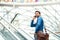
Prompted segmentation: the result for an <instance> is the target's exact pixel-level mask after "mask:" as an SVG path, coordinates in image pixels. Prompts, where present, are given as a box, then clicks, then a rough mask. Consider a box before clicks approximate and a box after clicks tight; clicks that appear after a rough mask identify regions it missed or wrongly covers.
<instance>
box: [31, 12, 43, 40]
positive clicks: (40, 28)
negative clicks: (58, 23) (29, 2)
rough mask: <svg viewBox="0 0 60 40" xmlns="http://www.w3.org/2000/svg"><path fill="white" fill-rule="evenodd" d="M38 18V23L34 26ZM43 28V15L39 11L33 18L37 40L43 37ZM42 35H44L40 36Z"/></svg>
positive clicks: (32, 24) (32, 23) (32, 25)
mask: <svg viewBox="0 0 60 40" xmlns="http://www.w3.org/2000/svg"><path fill="white" fill-rule="evenodd" d="M36 18H37V22H36V23H35V24H34V20H35V19H36ZM43 26H44V22H43V19H42V17H41V13H40V12H39V11H35V16H34V17H33V19H32V21H31V27H36V28H35V34H34V36H35V40H39V38H40V36H42V35H43ZM40 34H42V35H40Z"/></svg>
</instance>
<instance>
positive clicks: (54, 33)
mask: <svg viewBox="0 0 60 40" xmlns="http://www.w3.org/2000/svg"><path fill="white" fill-rule="evenodd" d="M46 30H47V31H49V32H51V33H52V34H54V35H55V36H57V37H59V38H60V36H59V35H57V34H55V33H54V32H52V31H50V30H48V29H46Z"/></svg>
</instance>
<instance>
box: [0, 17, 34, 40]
mask: <svg viewBox="0 0 60 40" xmlns="http://www.w3.org/2000/svg"><path fill="white" fill-rule="evenodd" d="M0 24H1V25H3V26H4V28H3V30H1V33H2V34H4V36H6V35H7V36H6V37H7V40H8V39H9V38H10V37H11V36H10V35H11V34H12V37H13V36H14V37H16V39H15V38H14V37H13V38H14V40H29V39H31V40H33V38H32V37H30V36H29V35H28V34H27V33H25V32H24V31H23V30H21V29H20V31H18V30H17V29H16V28H15V27H13V26H12V25H11V24H10V23H8V22H7V21H6V20H5V19H4V18H2V17H1V19H0ZM5 29H8V30H9V31H5ZM4 31H5V32H4ZM10 33H11V34H10ZM9 36H10V37H9ZM10 40H13V39H11V38H10Z"/></svg>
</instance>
